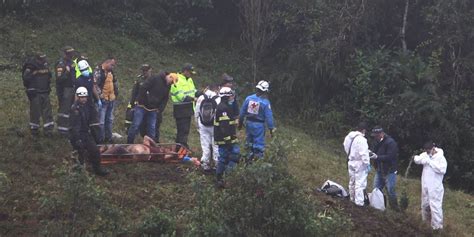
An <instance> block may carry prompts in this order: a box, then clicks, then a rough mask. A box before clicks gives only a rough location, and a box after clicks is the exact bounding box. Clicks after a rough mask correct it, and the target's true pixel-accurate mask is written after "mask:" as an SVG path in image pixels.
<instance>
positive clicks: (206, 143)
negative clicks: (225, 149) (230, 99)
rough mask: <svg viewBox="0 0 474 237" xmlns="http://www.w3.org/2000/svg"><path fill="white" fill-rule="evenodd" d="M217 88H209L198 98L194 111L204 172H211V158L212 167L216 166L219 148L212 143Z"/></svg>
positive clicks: (212, 86) (214, 86)
mask: <svg viewBox="0 0 474 237" xmlns="http://www.w3.org/2000/svg"><path fill="white" fill-rule="evenodd" d="M218 88H219V87H218V86H217V85H211V86H209V87H208V88H207V89H206V90H205V91H204V94H203V95H201V96H199V97H198V99H197V101H196V111H195V112H194V117H195V118H196V124H197V127H198V131H199V138H200V141H201V149H202V157H201V167H202V168H203V170H204V171H205V172H210V171H211V170H212V169H211V165H210V159H211V156H212V158H213V160H214V166H215V165H217V157H218V156H219V155H218V153H219V148H218V146H217V145H216V144H215V143H214V119H215V115H216V108H217V103H218V101H217V99H218V97H219V96H218V95H217V93H216V92H217V91H218Z"/></svg>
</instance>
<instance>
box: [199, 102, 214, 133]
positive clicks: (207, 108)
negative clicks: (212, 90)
mask: <svg viewBox="0 0 474 237" xmlns="http://www.w3.org/2000/svg"><path fill="white" fill-rule="evenodd" d="M203 96H204V100H203V101H202V102H201V107H200V108H199V119H200V120H201V123H202V125H204V126H212V125H213V124H214V117H215V116H216V108H217V102H216V98H217V97H218V96H214V97H208V96H207V95H203Z"/></svg>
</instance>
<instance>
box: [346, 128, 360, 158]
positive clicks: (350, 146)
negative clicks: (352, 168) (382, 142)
mask: <svg viewBox="0 0 474 237" xmlns="http://www.w3.org/2000/svg"><path fill="white" fill-rule="evenodd" d="M358 136H360V134H357V135H356V136H355V137H354V138H352V141H351V144H350V145H349V152H347V161H349V156H350V155H351V149H352V143H354V140H355V139H356V138H357V137H358Z"/></svg>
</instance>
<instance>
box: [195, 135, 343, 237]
mask: <svg viewBox="0 0 474 237" xmlns="http://www.w3.org/2000/svg"><path fill="white" fill-rule="evenodd" d="M271 150H272V151H269V152H268V154H269V155H268V156H267V157H266V158H265V159H264V160H260V161H257V162H254V163H253V164H252V165H249V166H247V167H244V166H242V165H241V166H239V167H238V168H236V169H235V170H234V171H232V172H231V173H230V174H229V175H227V176H226V183H227V187H226V188H225V189H224V190H218V191H216V190H215V189H214V188H213V187H209V186H207V185H206V182H205V180H203V179H202V178H201V179H200V178H197V179H195V180H194V184H193V185H194V189H195V191H196V195H197V196H196V197H197V203H198V204H199V205H197V206H196V207H195V208H194V210H193V211H192V218H191V219H192V220H195V221H193V222H191V223H190V224H189V226H188V227H189V231H190V232H189V235H190V236H325V235H334V233H338V232H339V231H342V230H344V228H342V226H343V225H344V224H347V221H345V219H343V218H340V217H338V216H337V214H336V213H329V212H328V211H325V210H323V209H322V208H320V207H319V206H318V205H317V204H316V203H315V202H314V201H313V200H311V199H310V198H309V197H308V196H307V195H305V194H304V192H303V191H302V188H301V186H300V185H299V184H298V182H297V180H296V179H295V178H294V177H293V176H291V175H290V174H289V172H288V170H287V168H286V158H287V157H285V154H287V151H285V144H284V143H283V142H278V141H274V142H273V144H271Z"/></svg>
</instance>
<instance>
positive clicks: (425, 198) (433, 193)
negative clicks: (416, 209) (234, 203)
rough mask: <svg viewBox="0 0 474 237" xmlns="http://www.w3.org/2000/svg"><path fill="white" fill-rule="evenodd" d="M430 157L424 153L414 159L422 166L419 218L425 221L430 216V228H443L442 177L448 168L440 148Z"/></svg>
mask: <svg viewBox="0 0 474 237" xmlns="http://www.w3.org/2000/svg"><path fill="white" fill-rule="evenodd" d="M435 150H436V153H435V154H434V155H432V156H430V155H428V154H427V153H426V152H423V153H421V154H420V155H418V156H415V157H414V161H415V163H416V164H419V165H423V173H422V175H421V217H422V219H423V220H424V221H425V220H427V219H428V218H429V217H430V214H431V227H432V228H433V229H435V230H436V229H442V228H443V195H444V187H443V177H444V174H445V173H446V168H447V166H448V164H447V162H446V158H445V157H444V153H443V150H442V149H441V148H437V147H436V148H435Z"/></svg>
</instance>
